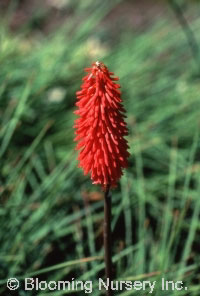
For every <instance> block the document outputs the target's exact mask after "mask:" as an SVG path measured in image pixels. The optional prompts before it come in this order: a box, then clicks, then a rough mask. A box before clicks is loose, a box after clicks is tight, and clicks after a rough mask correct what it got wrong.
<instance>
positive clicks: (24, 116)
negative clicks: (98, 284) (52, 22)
mask: <svg viewBox="0 0 200 296" xmlns="http://www.w3.org/2000/svg"><path fill="white" fill-rule="evenodd" d="M68 2H69V3H68ZM118 2H120V1H110V2H109V3H110V4H109V5H105V2H104V1H102V4H100V2H99V1H97V2H96V3H94V4H93V2H92V1H83V2H81V1H80V2H78V1H74V2H73V1H66V5H69V6H70V9H72V10H73V14H74V17H73V18H69V20H67V21H66V22H64V24H63V25H62V26H60V27H59V28H57V29H56V30H55V31H54V32H53V33H51V34H48V35H45V34H44V33H41V32H40V34H39V33H38V32H37V31H34V29H33V28H32V24H33V20H34V16H32V19H31V20H30V22H29V23H27V24H25V25H24V28H23V29H22V30H21V31H19V32H17V33H16V32H15V33H12V32H11V31H10V30H9V29H8V24H7V22H6V21H1V26H0V65H1V68H0V69H1V70H0V144H1V146H0V165H1V168H0V201H1V206H0V265H1V269H0V284H1V287H0V291H1V292H0V293H1V295H8V293H7V291H8V290H7V288H6V284H5V283H6V280H7V279H8V278H9V277H17V278H19V279H23V278H25V277H28V276H34V277H37V276H38V277H41V278H42V279H45V280H47V281H50V280H56V281H58V280H70V279H72V278H76V279H82V280H88V279H90V280H94V281H95V280H97V279H98V277H99V276H102V275H103V268H104V263H103V257H102V256H103V248H102V221H103V201H102V199H101V198H99V196H100V197H102V194H101V191H100V189H99V188H98V187H96V186H94V185H91V182H90V180H89V177H87V176H83V174H82V171H81V170H80V169H79V168H77V160H76V157H77V154H76V152H75V151H74V144H73V137H74V135H73V128H72V127H73V121H74V119H75V116H74V114H73V110H74V102H75V91H76V90H78V89H79V87H80V84H81V77H82V76H83V68H84V66H88V65H90V63H91V62H92V61H93V60H97V59H98V60H102V61H103V62H105V64H106V65H107V66H108V67H109V69H110V70H111V71H113V72H115V74H116V75H117V76H119V77H120V83H121V86H122V93H123V100H124V105H125V107H126V109H127V123H128V127H129V131H130V134H129V136H128V141H129V145H130V152H131V157H130V167H129V168H128V170H126V172H125V173H124V176H123V178H122V179H121V182H120V185H119V188H117V189H116V190H114V191H113V209H112V215H113V216H112V230H113V245H114V247H113V261H114V263H115V268H116V278H117V279H127V280H128V279H130V280H145V279H146V280H152V281H153V280H156V281H157V282H160V281H161V278H162V277H165V279H166V280H178V279H179V280H180V279H181V280H183V281H184V284H185V286H187V287H188V291H189V293H190V294H189V295H192V296H195V295H199V292H198V291H199V288H200V287H199V283H198V279H199V276H200V274H199V259H200V256H199V253H198V246H199V243H200V239H199V235H200V224H199V214H200V199H199V195H200V163H199V150H200V138H199V118H200V99H199V89H200V88H199V77H200V73H198V72H197V71H198V69H199V67H196V66H198V65H196V64H195V63H194V60H193V58H192V56H191V53H190V48H189V45H188V43H187V40H186V38H185V35H184V33H183V31H182V29H181V28H180V27H179V25H178V24H177V23H176V21H175V20H173V21H172V19H170V17H169V16H168V14H166V16H162V20H161V19H158V20H157V21H156V22H155V24H154V25H152V26H151V27H149V28H148V29H146V30H144V31H142V32H140V33H138V32H131V31H129V32H127V33H125V32H123V31H122V33H121V34H120V36H118V37H117V38H118V40H117V42H116V43H115V42H114V38H115V37H113V38H112V32H109V30H108V28H107V27H106V26H103V23H102V20H103V19H104V17H105V16H106V15H107V14H108V13H109V11H111V10H112V9H113V8H114V7H115V5H116V4H117V3H118ZM63 3H64V2H63ZM97 4H98V5H97ZM197 6H198V8H199V4H197ZM9 13H10V14H12V13H11V12H10V11H9ZM41 14H42V16H41V17H44V16H45V13H44V16H43V13H42V12H41ZM36 18H37V16H36ZM77 20H78V21H77ZM99 24H101V26H102V31H101V30H100V29H99V28H100V25H99ZM191 26H192V29H193V31H194V33H195V34H196V37H197V38H199V34H198V32H199V30H200V20H199V19H198V18H197V19H195V18H194V20H193V21H191ZM104 37H105V38H104ZM103 39H104V40H107V41H102V40H103ZM197 41H200V40H197ZM92 196H93V198H94V199H95V197H97V199H98V200H97V201H91V200H89V201H88V200H87V197H89V199H92ZM85 258H88V259H85ZM188 291H186V290H182V291H165V292H160V287H159V285H158V286H157V290H156V291H154V294H153V295H156V296H159V295H160V294H161V293H163V295H170V296H171V295H185V296H186V295H188ZM18 293H19V294H18V295H25V294H24V291H23V288H21V289H20V290H19V292H18ZM70 293H71V295H74V294H75V291H74V292H70ZM83 293H84V292H79V291H77V292H76V294H77V295H79V294H80V295H83ZM146 293H147V292H145V291H143V294H142V293H140V294H138V292H137V291H131V292H130V291H129V292H128V291H121V292H118V295H123V296H125V295H146ZM64 294H67V293H66V292H61V291H60V292H53V293H51V292H50V291H46V292H45V293H44V292H42V291H38V292H37V295H64ZM26 295H35V292H34V291H30V292H26ZM92 295H96V296H98V295H101V293H100V291H98V289H96V290H95V291H94V292H93V293H92Z"/></svg>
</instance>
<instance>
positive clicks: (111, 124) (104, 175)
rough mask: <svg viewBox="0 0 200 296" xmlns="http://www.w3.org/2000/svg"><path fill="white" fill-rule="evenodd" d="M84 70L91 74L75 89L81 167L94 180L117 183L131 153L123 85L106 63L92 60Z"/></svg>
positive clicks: (99, 182) (108, 184)
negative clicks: (89, 65) (128, 141)
mask: <svg viewBox="0 0 200 296" xmlns="http://www.w3.org/2000/svg"><path fill="white" fill-rule="evenodd" d="M85 71H86V72H88V74H87V75H86V76H85V77H84V78H83V81H84V82H83V84H82V86H81V88H82V89H81V90H80V91H78V92H77V93H76V96H77V102H76V106H78V110H76V111H75V112H74V113H75V114H77V115H79V116H80V118H78V119H76V120H75V125H74V128H75V129H76V130H75V134H76V137H75V141H77V142H78V143H77V146H76V150H80V153H79V156H78V160H79V167H81V168H82V169H83V171H84V174H85V175H86V174H88V173H91V179H92V180H93V184H100V185H101V186H102V187H103V188H104V189H105V188H107V186H110V187H115V186H116V185H117V181H118V180H119V179H120V177H121V176H122V174H123V173H122V169H123V168H126V167H127V166H128V161H127V159H128V157H129V152H128V151H127V149H128V148H129V147H128V144H127V141H126V140H125V139H124V136H126V135H127V134H128V130H127V127H126V123H125V121H124V119H123V118H124V117H126V116H125V115H124V112H125V109H124V108H123V106H122V104H121V102H122V100H121V92H120V90H119V88H120V85H119V84H116V83H115V82H114V81H116V80H118V78H117V77H111V76H113V75H114V73H113V72H110V71H109V70H108V68H107V67H106V66H105V65H104V64H103V63H100V62H96V63H93V64H92V67H91V68H85Z"/></svg>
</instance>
